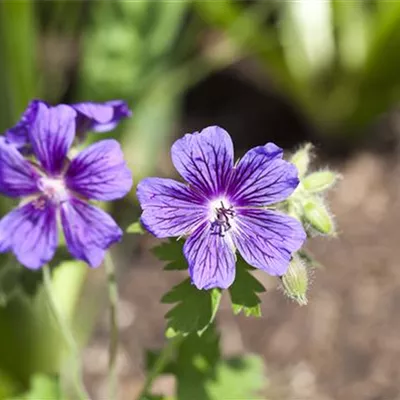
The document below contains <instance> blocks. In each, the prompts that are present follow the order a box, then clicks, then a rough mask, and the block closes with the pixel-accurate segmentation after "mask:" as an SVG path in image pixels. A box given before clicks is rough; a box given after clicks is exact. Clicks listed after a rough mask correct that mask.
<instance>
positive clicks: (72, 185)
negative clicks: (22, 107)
mask: <svg viewBox="0 0 400 400" xmlns="http://www.w3.org/2000/svg"><path fill="white" fill-rule="evenodd" d="M31 104H32V103H31ZM36 106H37V109H36V117H35V120H34V122H33V123H32V125H31V127H30V129H29V130H28V131H27V133H28V138H29V143H30V144H31V146H32V152H33V154H34V155H35V156H36V159H37V161H28V160H27V159H25V158H24V157H23V155H22V154H21V153H20V152H19V151H18V149H17V148H16V147H15V146H13V145H10V144H8V143H7V141H6V140H5V139H2V140H0V193H2V194H4V195H6V196H9V197H13V198H21V197H22V198H23V201H22V202H21V204H20V206H19V207H17V208H15V209H14V210H13V211H11V212H10V213H9V214H7V215H6V216H4V217H3V218H2V219H1V220H0V252H6V251H12V252H14V254H15V255H16V257H17V259H18V261H19V262H20V263H21V264H23V265H25V266H26V267H28V268H31V269H37V268H40V267H41V266H42V265H43V264H45V263H47V262H48V261H50V260H51V259H52V258H53V256H54V253H55V251H56V248H57V244H58V226H57V225H58V221H61V225H62V227H63V230H64V235H65V239H66V243H67V246H68V249H69V251H70V253H71V254H72V255H73V256H74V257H75V258H77V259H80V260H84V261H86V262H87V263H88V264H89V265H90V266H92V267H97V266H98V265H100V263H101V262H102V259H103V257H104V253H105V251H106V250H107V249H108V248H109V247H110V246H111V245H112V244H113V243H115V242H117V241H119V240H120V239H121V237H122V231H121V229H120V228H119V227H118V226H117V224H116V223H115V221H114V220H113V219H112V218H111V217H110V216H109V215H108V214H107V213H105V212H104V211H102V210H101V209H99V208H97V207H94V206H92V205H90V204H89V203H88V201H87V200H88V199H93V200H114V199H117V198H120V197H123V196H124V195H125V194H127V193H128V192H129V190H130V189H131V187H132V176H131V173H130V171H129V170H128V168H127V166H126V163H125V161H124V159H123V154H122V151H121V148H120V145H119V144H118V142H116V141H115V140H103V141H100V142H97V143H95V144H93V145H91V146H89V147H88V148H86V149H85V150H83V151H82V152H81V153H80V154H78V155H77V157H76V158H74V159H73V160H72V161H70V160H69V159H68V158H67V153H68V151H69V149H70V146H71V144H72V142H73V140H74V137H75V129H76V116H77V112H76V111H75V110H74V109H73V108H71V107H69V106H66V105H59V106H57V107H48V106H47V105H45V104H44V103H43V102H38V103H37V105H36ZM36 106H35V107H36Z"/></svg>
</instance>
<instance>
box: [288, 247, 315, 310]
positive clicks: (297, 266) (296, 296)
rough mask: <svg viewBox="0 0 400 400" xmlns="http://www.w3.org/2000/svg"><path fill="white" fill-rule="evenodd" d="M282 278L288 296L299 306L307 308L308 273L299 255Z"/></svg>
mask: <svg viewBox="0 0 400 400" xmlns="http://www.w3.org/2000/svg"><path fill="white" fill-rule="evenodd" d="M281 278H282V285H283V290H284V293H285V294H286V296H287V297H289V298H290V299H292V300H294V301H296V302H297V303H298V304H299V305H301V306H305V305H306V304H307V289H308V283H309V279H308V271H307V267H306V266H305V264H304V263H303V261H302V260H301V259H300V257H299V256H298V255H297V254H295V255H294V256H293V258H292V261H290V264H289V268H288V270H287V272H286V274H285V275H283V276H282V277H281Z"/></svg>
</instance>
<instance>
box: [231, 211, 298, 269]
mask: <svg viewBox="0 0 400 400" xmlns="http://www.w3.org/2000/svg"><path fill="white" fill-rule="evenodd" d="M232 236H233V241H234V243H235V246H236V247H237V249H238V250H239V252H240V254H241V255H242V257H243V258H244V259H245V260H246V262H247V263H249V264H250V265H252V266H253V267H256V268H260V269H262V270H264V271H266V272H268V273H269V274H270V275H279V276H281V275H283V274H284V273H285V272H286V270H287V268H288V265H289V261H290V259H291V255H292V253H293V252H295V251H297V250H298V249H299V248H300V247H301V246H302V245H303V243H304V241H305V239H306V233H305V232H304V229H303V226H302V225H301V223H300V222H299V221H297V220H296V219H294V218H292V217H289V216H287V215H284V214H280V213H278V212H275V211H269V210H261V209H259V210H256V209H245V210H240V213H239V214H238V216H237V218H236V219H235V226H234V228H233V235H232Z"/></svg>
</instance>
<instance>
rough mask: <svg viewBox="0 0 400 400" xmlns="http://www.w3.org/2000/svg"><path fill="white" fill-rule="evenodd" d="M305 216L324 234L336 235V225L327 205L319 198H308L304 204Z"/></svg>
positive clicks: (313, 226)
mask: <svg viewBox="0 0 400 400" xmlns="http://www.w3.org/2000/svg"><path fill="white" fill-rule="evenodd" d="M303 210H304V214H303V218H304V219H305V220H306V221H307V222H308V223H309V224H310V225H311V227H312V228H313V229H315V230H316V231H317V232H318V233H321V234H323V235H334V233H335V225H334V222H333V219H332V217H331V215H330V214H329V211H328V209H327V207H326V206H325V205H324V203H323V202H322V201H321V200H320V199H318V198H310V199H308V200H307V201H306V202H305V203H304V206H303Z"/></svg>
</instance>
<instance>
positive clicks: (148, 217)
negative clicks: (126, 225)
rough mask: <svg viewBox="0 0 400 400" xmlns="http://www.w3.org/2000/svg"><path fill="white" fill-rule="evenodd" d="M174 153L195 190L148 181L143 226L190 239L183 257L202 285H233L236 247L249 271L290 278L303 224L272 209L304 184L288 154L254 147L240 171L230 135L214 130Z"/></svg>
mask: <svg viewBox="0 0 400 400" xmlns="http://www.w3.org/2000/svg"><path fill="white" fill-rule="evenodd" d="M171 153H172V161H173V163H174V165H175V168H176V169H177V170H178V172H179V173H180V174H181V175H182V177H183V178H184V179H186V181H187V182H188V185H184V184H182V183H180V182H177V181H175V180H172V179H163V178H146V179H143V180H142V181H141V182H140V183H139V185H138V189H137V195H138V198H139V202H140V204H141V207H142V209H143V213H142V217H141V222H142V224H143V226H144V227H145V228H146V229H147V230H148V231H150V232H151V233H152V234H153V235H154V236H156V237H159V238H165V237H170V236H182V235H187V236H188V239H187V240H186V242H185V244H184V247H183V251H184V254H185V257H186V259H187V261H188V264H189V273H190V276H191V279H192V282H193V283H194V284H195V285H196V287H197V288H199V289H210V288H215V287H218V288H227V287H229V286H230V285H231V284H232V283H233V281H234V279H235V262H236V258H235V251H236V249H237V250H238V251H239V252H240V254H241V255H242V257H243V258H244V259H245V260H246V262H247V263H249V264H250V265H252V266H254V267H256V268H260V269H262V270H264V271H266V272H267V273H269V274H270V275H279V276H280V275H283V274H284V273H285V272H286V270H287V268H288V265H289V261H290V259H291V254H292V253H293V252H295V251H297V250H298V249H299V248H300V247H301V246H302V244H303V242H304V240H305V238H306V234H305V232H304V229H303V227H302V225H301V224H300V223H299V222H298V221H297V220H296V219H294V218H291V217H289V216H287V215H284V214H281V213H279V212H277V211H273V210H270V209H267V208H266V207H265V206H266V205H270V204H274V203H277V202H280V201H282V200H284V199H286V198H287V197H288V196H289V195H290V194H291V193H292V192H293V191H294V189H295V188H296V187H297V185H298V183H299V180H298V177H297V170H296V167H295V166H294V165H292V164H290V163H288V162H286V161H284V160H283V159H282V153H283V152H282V149H280V148H279V147H277V146H276V145H274V144H273V143H268V144H266V145H265V146H259V147H255V148H253V149H251V150H250V151H248V152H247V153H246V154H245V155H244V157H243V158H242V159H241V160H240V161H239V162H238V163H237V164H236V165H234V163H233V144H232V140H231V138H230V136H229V134H228V133H227V132H226V131H225V130H223V129H222V128H219V127H217V126H213V127H208V128H206V129H204V130H203V131H201V132H200V133H198V132H196V133H194V134H187V135H185V136H184V137H183V138H182V139H179V140H177V141H176V142H175V143H174V145H173V146H172V149H171Z"/></svg>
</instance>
